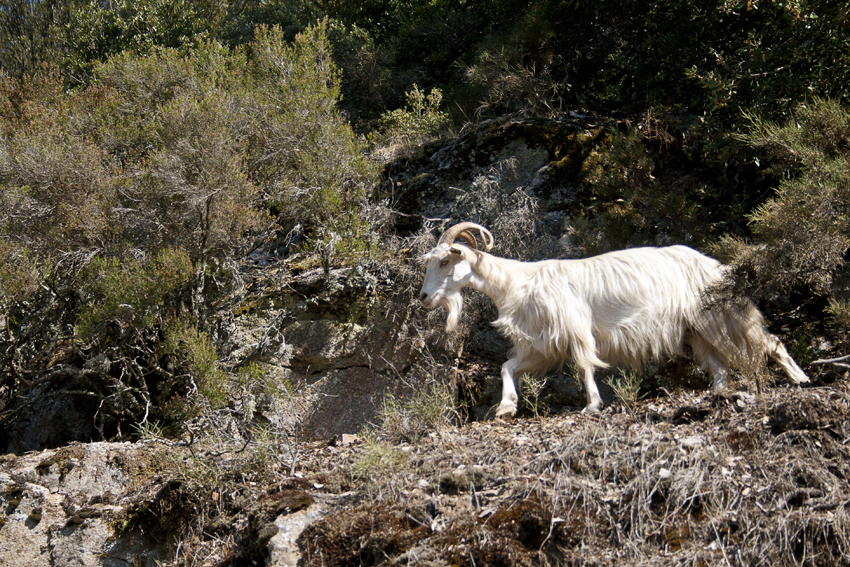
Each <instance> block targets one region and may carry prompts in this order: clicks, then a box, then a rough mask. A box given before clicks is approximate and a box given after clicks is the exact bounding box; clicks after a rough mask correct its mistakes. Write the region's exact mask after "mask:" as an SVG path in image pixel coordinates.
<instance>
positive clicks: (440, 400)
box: [377, 382, 458, 441]
mask: <svg viewBox="0 0 850 567" xmlns="http://www.w3.org/2000/svg"><path fill="white" fill-rule="evenodd" d="M455 408H456V400H455V397H454V394H453V393H452V392H451V390H450V389H449V388H448V386H446V385H445V384H441V383H436V382H435V383H432V384H431V385H430V386H429V388H428V389H427V390H425V391H424V392H421V393H419V394H418V395H416V396H414V397H412V398H411V399H409V400H406V401H405V400H403V399H402V398H400V397H396V396H393V395H392V394H387V397H386V398H385V399H384V405H383V408H382V409H381V412H380V414H379V415H378V419H379V420H380V424H378V426H377V430H378V431H380V432H381V433H383V434H384V435H387V436H388V437H389V438H390V439H392V440H394V441H398V440H402V439H403V440H407V441H415V440H416V439H418V438H419V437H420V436H421V435H423V434H424V433H425V432H427V431H438V430H440V429H442V428H443V427H444V426H445V425H447V424H450V423H452V421H453V420H454V419H456V418H457V416H458V414H457V410H456V409H455Z"/></svg>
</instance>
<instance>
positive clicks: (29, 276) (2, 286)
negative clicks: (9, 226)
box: [0, 239, 42, 316]
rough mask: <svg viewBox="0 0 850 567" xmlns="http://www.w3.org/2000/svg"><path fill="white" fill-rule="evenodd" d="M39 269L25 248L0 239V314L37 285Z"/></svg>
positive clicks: (36, 262) (39, 277)
mask: <svg viewBox="0 0 850 567" xmlns="http://www.w3.org/2000/svg"><path fill="white" fill-rule="evenodd" d="M41 271H42V270H41V267H40V265H39V263H38V261H37V260H36V259H35V258H33V257H32V255H31V254H30V253H29V251H28V250H27V249H26V248H23V247H21V246H18V245H16V244H14V243H13V242H10V241H9V240H5V239H0V316H2V315H4V314H5V311H6V310H7V309H8V308H9V307H10V306H12V305H13V304H15V303H17V302H19V301H22V300H23V299H24V298H25V297H26V296H27V295H29V294H30V293H32V291H34V290H35V289H36V288H37V287H38V282H39V280H40V279H41Z"/></svg>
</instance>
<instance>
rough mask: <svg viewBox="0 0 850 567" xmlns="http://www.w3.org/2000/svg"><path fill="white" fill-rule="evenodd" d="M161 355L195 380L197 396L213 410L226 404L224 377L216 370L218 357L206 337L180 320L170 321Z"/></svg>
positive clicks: (223, 374)
mask: <svg viewBox="0 0 850 567" xmlns="http://www.w3.org/2000/svg"><path fill="white" fill-rule="evenodd" d="M165 352H166V353H168V354H171V355H172V356H174V357H175V359H176V361H177V364H178V366H179V367H180V368H182V369H184V370H185V371H186V373H187V374H189V375H190V376H191V377H192V378H193V379H194V380H195V386H196V387H197V391H198V393H200V394H201V395H203V396H204V397H205V398H206V399H207V400H208V401H209V403H210V406H211V407H212V408H213V409H217V408H220V407H223V406H224V405H225V403H226V402H227V391H226V389H225V387H226V384H227V374H226V373H225V372H224V371H223V370H222V369H221V368H219V367H218V353H217V352H216V349H215V345H214V344H213V342H212V340H211V339H210V337H209V335H207V334H206V333H204V332H203V331H201V330H199V329H198V328H196V327H195V326H194V325H193V324H191V323H188V322H186V321H184V320H181V319H177V320H174V321H173V322H172V323H171V324H169V326H168V327H167V328H166V330H165Z"/></svg>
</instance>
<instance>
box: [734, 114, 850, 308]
mask: <svg viewBox="0 0 850 567" xmlns="http://www.w3.org/2000/svg"><path fill="white" fill-rule="evenodd" d="M749 118H750V130H749V132H748V134H747V135H746V136H744V139H745V140H746V141H747V142H748V143H749V144H751V145H752V146H753V147H754V148H756V149H757V150H758V151H760V153H761V154H762V159H764V160H765V162H766V164H768V165H769V166H770V171H771V172H772V173H773V174H774V175H777V176H778V177H779V178H780V179H781V182H780V184H779V187H778V189H777V193H776V196H775V197H773V198H771V199H769V200H768V201H767V202H765V203H764V204H763V205H761V206H760V207H759V208H758V209H757V210H756V211H755V212H754V213H753V214H752V216H751V221H752V227H753V232H754V235H755V237H756V243H757V245H755V246H745V245H744V244H743V243H741V242H736V241H734V240H731V241H727V243H728V244H731V245H732V246H731V247H732V248H733V249H734V250H735V253H736V263H737V264H738V270H737V271H738V276H739V280H740V281H739V283H740V284H742V285H747V286H750V287H752V288H755V289H757V290H759V291H761V292H762V293H765V292H768V293H774V294H775V293H787V292H788V291H789V290H791V289H793V288H795V287H797V288H801V287H802V288H804V289H810V290H812V291H814V292H816V293H818V294H822V295H823V294H826V295H829V294H832V293H837V294H838V295H839V298H840V299H846V297H847V290H846V289H841V287H840V286H839V287H838V288H836V285H835V284H836V277H837V276H839V275H840V271H841V270H842V268H843V267H844V263H845V255H846V253H847V250H848V248H850V225H848V223H847V219H848V214H850V109H848V108H846V107H845V106H842V105H841V104H840V103H838V102H837V101H834V100H824V99H816V100H814V101H813V102H812V103H810V104H802V105H800V106H798V107H797V109H796V110H795V111H794V113H793V115H792V117H791V118H790V119H789V120H787V121H783V122H781V123H777V122H771V121H765V120H763V119H760V118H758V117H756V116H754V115H750V116H749Z"/></svg>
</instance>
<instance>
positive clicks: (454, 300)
mask: <svg viewBox="0 0 850 567" xmlns="http://www.w3.org/2000/svg"><path fill="white" fill-rule="evenodd" d="M441 303H442V304H443V307H445V308H446V311H448V317H447V318H446V332H447V333H451V332H452V331H454V330H455V329H457V323H458V321H459V320H460V312H461V311H462V310H463V296H462V295H461V294H460V293H453V294H451V295H446V296H445V297H443V301H442V302H441Z"/></svg>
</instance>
